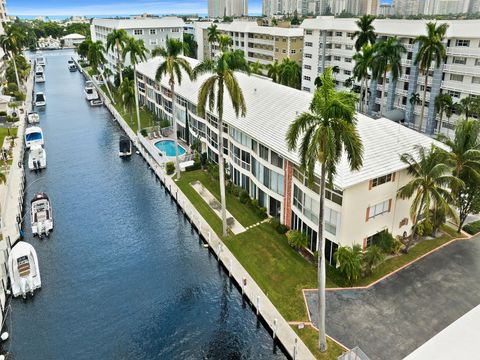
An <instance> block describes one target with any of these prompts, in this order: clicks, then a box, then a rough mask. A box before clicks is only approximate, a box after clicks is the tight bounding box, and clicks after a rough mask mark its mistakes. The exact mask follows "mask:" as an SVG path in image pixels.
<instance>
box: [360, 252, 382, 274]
mask: <svg viewBox="0 0 480 360" xmlns="http://www.w3.org/2000/svg"><path fill="white" fill-rule="evenodd" d="M384 258H385V254H384V253H383V251H382V249H381V248H380V247H379V246H378V245H370V246H369V247H367V249H366V250H365V253H364V254H363V263H364V264H365V271H366V272H367V273H371V272H372V270H373V269H374V268H375V267H376V266H377V265H378V264H380V263H381V262H382V261H383V259H384Z"/></svg>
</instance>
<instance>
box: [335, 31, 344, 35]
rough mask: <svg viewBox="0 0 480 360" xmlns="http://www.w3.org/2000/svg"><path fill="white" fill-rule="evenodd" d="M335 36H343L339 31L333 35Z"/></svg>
mask: <svg viewBox="0 0 480 360" xmlns="http://www.w3.org/2000/svg"><path fill="white" fill-rule="evenodd" d="M335 36H343V33H342V32H341V31H337V32H336V33H335Z"/></svg>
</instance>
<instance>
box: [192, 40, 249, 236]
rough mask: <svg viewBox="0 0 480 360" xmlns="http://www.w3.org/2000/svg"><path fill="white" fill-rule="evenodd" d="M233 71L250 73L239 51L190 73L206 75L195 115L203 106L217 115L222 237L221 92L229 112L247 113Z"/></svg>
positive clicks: (222, 104)
mask: <svg viewBox="0 0 480 360" xmlns="http://www.w3.org/2000/svg"><path fill="white" fill-rule="evenodd" d="M236 70H240V71H245V72H247V73H248V72H249V71H250V69H249V66H248V63H247V62H246V60H245V58H244V55H243V52H242V51H241V50H239V51H233V52H232V51H225V52H222V53H221V54H220V55H219V56H218V57H216V58H214V59H209V60H205V61H203V62H201V63H200V64H198V65H197V66H196V67H195V69H194V70H193V74H194V77H195V78H196V77H198V76H200V75H202V74H210V76H209V77H208V78H207V79H206V80H205V81H204V82H203V83H202V85H201V86H200V90H199V93H198V101H197V104H198V105H197V112H198V114H199V115H200V116H202V117H205V112H206V107H207V104H208V107H209V110H210V111H213V110H214V109H216V111H217V114H218V165H219V178H220V201H221V205H222V224H223V235H224V236H226V235H227V213H226V204H225V202H226V201H225V173H224V163H223V106H224V94H225V91H226V92H227V93H228V95H229V97H230V100H231V102H232V107H233V110H234V111H235V114H236V115H237V116H239V115H241V116H245V114H246V112H247V106H246V104H245V98H244V97H243V92H242V89H241V88H240V85H239V83H238V81H237V77H236V76H235V71H236Z"/></svg>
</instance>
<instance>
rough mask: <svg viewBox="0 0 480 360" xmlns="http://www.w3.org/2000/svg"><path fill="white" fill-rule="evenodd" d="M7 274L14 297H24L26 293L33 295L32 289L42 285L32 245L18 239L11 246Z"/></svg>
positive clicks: (35, 253)
mask: <svg viewBox="0 0 480 360" xmlns="http://www.w3.org/2000/svg"><path fill="white" fill-rule="evenodd" d="M8 275H9V277H10V283H11V286H12V294H13V296H14V297H17V296H19V295H22V297H23V298H24V299H26V298H27V293H30V295H32V296H33V294H34V291H35V290H36V289H39V288H40V287H41V286H42V280H41V279H40V269H39V267H38V258H37V252H36V251H35V249H34V247H33V246H32V245H30V244H29V243H26V242H25V241H19V242H18V243H17V244H16V245H15V246H13V247H12V250H11V251H10V255H9V257H8Z"/></svg>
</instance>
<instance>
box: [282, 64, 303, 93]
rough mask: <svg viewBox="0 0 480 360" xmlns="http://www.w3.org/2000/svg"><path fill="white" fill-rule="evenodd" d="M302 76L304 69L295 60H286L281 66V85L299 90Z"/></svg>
mask: <svg viewBox="0 0 480 360" xmlns="http://www.w3.org/2000/svg"><path fill="white" fill-rule="evenodd" d="M301 76H302V68H301V67H300V65H298V64H297V62H296V61H295V60H292V59H290V58H284V59H283V61H282V63H281V65H280V83H281V84H283V85H287V86H290V87H293V88H295V89H298V88H299V87H300V81H301Z"/></svg>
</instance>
